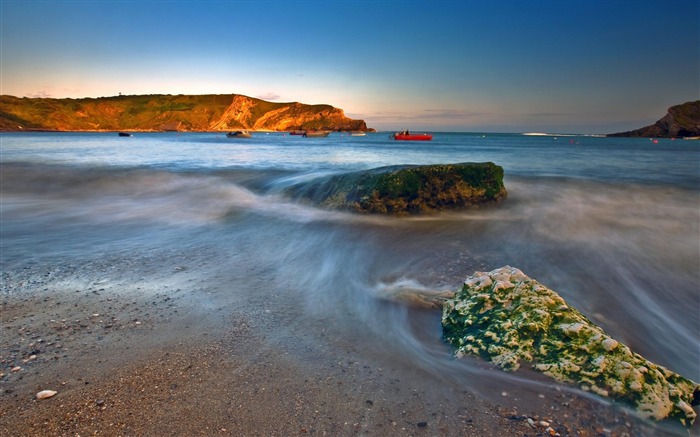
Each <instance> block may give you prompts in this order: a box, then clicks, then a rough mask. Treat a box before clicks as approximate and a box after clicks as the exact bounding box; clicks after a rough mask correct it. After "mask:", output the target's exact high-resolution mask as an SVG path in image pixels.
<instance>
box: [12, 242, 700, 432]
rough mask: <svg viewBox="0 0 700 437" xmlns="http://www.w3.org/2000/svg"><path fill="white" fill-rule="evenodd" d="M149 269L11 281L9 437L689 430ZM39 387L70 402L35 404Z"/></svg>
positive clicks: (93, 268)
mask: <svg viewBox="0 0 700 437" xmlns="http://www.w3.org/2000/svg"><path fill="white" fill-rule="evenodd" d="M148 256H149V257H157V258H159V259H160V260H161V262H162V261H163V260H162V258H163V257H167V256H171V255H168V254H165V253H152V254H150V255H148ZM172 256H174V255H172ZM147 261H148V260H147V259H144V258H140V259H136V258H127V257H123V258H115V257H105V258H104V259H100V260H96V261H92V262H87V263H83V264H81V265H77V264H72V265H58V266H45V265H35V266H31V265H27V266H24V267H23V268H21V269H17V270H9V271H4V272H3V284H2V286H3V289H2V307H1V311H0V322H1V324H2V336H1V338H0V350H1V351H2V355H1V356H0V365H1V371H2V376H1V378H0V388H1V389H2V394H1V397H0V435H3V436H34V435H37V436H38V435H42V436H46V435H51V436H59V435H61V436H62V435H66V436H77V435H81V436H86V435H104V436H162V435H188V436H192V435H231V436H240V435H246V436H248V435H250V436H286V435H328V436H334V435H378V436H379V435H401V436H403V435H425V436H432V435H445V436H452V435H454V436H457V435H459V436H465V435H466V436H486V435H489V436H514V435H523V436H525V435H527V436H535V435H552V436H555V435H560V436H645V435H648V436H651V435H664V434H665V433H668V434H669V435H672V434H678V433H680V435H683V434H684V433H686V432H687V431H686V430H684V429H681V428H680V427H679V426H678V427H673V428H671V429H667V430H664V429H660V428H658V427H655V426H653V425H652V424H649V423H646V422H644V421H641V420H639V419H638V418H636V417H635V416H634V415H632V414H629V412H626V411H624V410H623V409H620V408H615V407H611V406H608V405H605V404H604V403H602V402H600V401H598V400H596V399H589V398H585V397H581V396H577V395H574V394H572V393H570V392H567V391H565V390H557V389H551V388H550V389H543V390H542V391H541V392H540V393H539V394H537V396H534V397H533V396H529V395H528V394H525V393H519V392H518V391H517V388H514V391H508V390H507V387H494V390H495V391H496V393H494V396H493V397H492V398H490V399H485V398H484V397H483V396H477V395H475V394H474V393H471V392H469V391H466V390H464V389H463V388H460V387H451V386H450V385H449V384H447V383H446V381H442V380H440V379H439V378H436V377H435V375H432V374H428V373H425V372H422V371H421V370H420V368H418V367H415V366H412V365H411V363H410V362H409V363H403V365H402V363H401V362H400V361H398V362H397V361H396V360H395V359H392V354H393V351H391V350H387V351H386V353H385V354H384V355H382V354H377V353H374V352H371V353H370V352H368V351H367V350H365V349H364V348H363V344H362V340H361V337H362V335H363V334H361V333H360V334H358V337H357V338H355V339H354V340H353V337H352V336H350V337H349V336H347V335H338V332H336V331H337V328H336V327H334V325H333V323H332V321H330V320H322V321H319V322H320V323H319V324H318V326H306V329H304V330H300V329H296V328H292V329H284V330H281V329H279V328H280V327H281V326H282V325H287V326H288V322H289V321H288V320H286V317H287V315H286V314H288V313H283V312H281V311H280V308H281V307H280V305H284V304H283V303H282V302H278V303H275V302H276V300H275V299H274V298H273V297H274V296H275V295H276V291H275V290H274V289H266V288H262V287H260V286H259V285H255V284H252V283H250V284H247V285H248V286H250V287H251V288H254V289H255V291H256V293H257V297H256V298H255V299H251V300H248V301H247V302H245V303H242V302H240V301H238V302H236V301H227V299H226V298H225V297H224V296H220V295H217V293H216V291H214V290H207V289H206V287H205V286H204V282H202V281H201V276H200V274H199V273H197V274H195V273H194V271H193V269H191V266H188V265H181V264H177V263H171V265H173V266H174V267H173V268H172V270H171V271H169V272H167V271H166V272H152V271H150V272H149V271H148V263H147ZM172 261H175V260H172ZM201 268H203V269H206V267H205V266H202V267H201ZM95 272H101V273H100V274H99V275H98V274H95ZM200 273H201V272H200ZM140 275H147V280H146V278H145V277H140ZM174 278H176V279H174ZM146 283H148V284H151V285H146ZM176 283H177V284H179V285H180V286H179V287H178V288H173V287H175V286H177V285H176ZM155 284H157V285H155ZM182 284H190V286H189V287H185V286H182ZM240 285H242V284H239V286H240ZM271 298H273V299H271ZM278 300H279V299H278ZM328 351H333V352H332V353H329V352H328ZM494 371H497V370H494ZM42 390H53V391H56V392H57V393H56V394H55V396H53V397H51V398H49V399H44V400H37V399H36V397H35V396H36V394H37V393H38V392H40V391H42Z"/></svg>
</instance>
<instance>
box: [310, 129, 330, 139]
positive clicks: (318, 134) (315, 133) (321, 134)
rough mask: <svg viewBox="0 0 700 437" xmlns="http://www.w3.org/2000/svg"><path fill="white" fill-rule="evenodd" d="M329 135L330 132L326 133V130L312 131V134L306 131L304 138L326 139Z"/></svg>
mask: <svg viewBox="0 0 700 437" xmlns="http://www.w3.org/2000/svg"><path fill="white" fill-rule="evenodd" d="M330 133H331V131H328V130H318V131H313V132H309V131H307V132H306V133H304V136H305V137H327V136H328V134H330Z"/></svg>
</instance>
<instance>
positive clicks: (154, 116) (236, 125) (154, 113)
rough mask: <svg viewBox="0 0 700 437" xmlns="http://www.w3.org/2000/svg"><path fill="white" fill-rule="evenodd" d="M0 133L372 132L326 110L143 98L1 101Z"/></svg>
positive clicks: (232, 99)
mask: <svg viewBox="0 0 700 437" xmlns="http://www.w3.org/2000/svg"><path fill="white" fill-rule="evenodd" d="M0 108H2V109H1V110H0V130H6V131H8V130H9V131H21V130H60V131H123V130H131V131H172V130H177V131H197V132H207V131H230V130H261V131H287V130H301V129H307V130H331V131H371V130H372V129H368V128H367V124H366V123H365V122H364V121H363V120H353V119H351V118H348V117H346V116H345V114H344V112H343V110H341V109H338V108H335V107H333V106H331V105H306V104H303V103H298V102H292V103H275V102H268V101H265V100H260V99H255V98H252V97H247V96H243V95H238V94H233V95H230V94H229V95H199V96H187V95H177V96H172V95H148V96H115V97H103V98H98V99H90V98H86V99H33V98H32V99H30V98H17V97H13V96H0Z"/></svg>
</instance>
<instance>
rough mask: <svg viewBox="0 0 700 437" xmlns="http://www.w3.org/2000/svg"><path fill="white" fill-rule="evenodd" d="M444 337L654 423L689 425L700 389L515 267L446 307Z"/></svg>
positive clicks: (481, 281) (462, 350) (474, 283)
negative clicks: (610, 401) (675, 421)
mask: <svg viewBox="0 0 700 437" xmlns="http://www.w3.org/2000/svg"><path fill="white" fill-rule="evenodd" d="M442 326H443V337H444V339H445V340H446V341H447V342H448V343H450V344H451V345H452V346H454V348H455V355H456V356H457V357H461V356H463V355H466V354H473V355H478V356H481V357H483V358H485V359H487V360H489V361H491V362H493V363H495V364H496V365H498V366H500V367H501V368H502V369H504V370H517V369H518V368H519V367H520V364H521V362H522V361H526V362H530V363H532V365H533V368H534V369H536V370H539V371H541V372H543V373H545V374H547V375H549V376H551V377H553V378H555V379H557V380H560V381H565V382H569V383H574V384H577V385H578V386H580V387H581V388H582V389H583V390H586V391H591V392H594V393H596V394H598V395H601V396H605V397H610V398H613V399H615V400H618V401H620V402H624V403H626V404H629V405H632V406H633V407H635V408H636V409H637V411H638V412H639V413H640V415H641V416H643V417H647V418H651V419H654V420H664V419H667V418H675V419H678V420H680V421H681V422H682V423H683V424H684V425H687V426H690V425H692V423H693V421H694V420H695V418H696V416H697V413H696V412H695V411H694V410H693V408H692V407H691V405H697V404H698V403H700V385H698V383H696V382H693V381H690V380H688V379H686V378H684V377H682V376H680V375H678V374H676V373H674V372H672V371H670V370H668V369H666V368H664V367H661V366H659V365H656V364H654V363H651V362H649V361H647V360H646V359H644V358H643V357H642V356H640V355H639V354H636V353H634V352H632V351H631V350H630V349H629V348H628V347H627V346H625V345H624V344H622V343H619V342H618V341H616V340H615V339H613V338H611V337H610V336H608V335H607V334H606V333H605V332H604V331H603V330H602V329H601V328H600V327H598V326H596V325H595V324H593V323H592V322H591V321H590V320H588V319H587V318H586V317H585V316H584V315H583V314H581V313H580V312H578V311H577V310H576V309H575V308H572V307H570V306H569V305H568V304H567V303H566V302H565V301H564V299H562V298H561V297H560V296H559V295H558V294H557V293H556V292H554V291H552V290H550V289H548V288H547V287H545V286H544V285H542V284H540V283H538V282H537V281H535V280H533V279H531V278H529V277H527V276H526V275H525V274H523V272H521V271H520V270H518V269H515V268H512V267H508V266H506V267H503V268H500V269H497V270H494V271H491V272H476V273H475V274H474V275H473V276H470V277H469V278H467V280H466V281H465V283H464V287H463V288H462V290H460V291H458V292H457V293H456V294H455V296H454V297H453V298H452V299H448V300H447V301H445V302H444V304H443V315H442Z"/></svg>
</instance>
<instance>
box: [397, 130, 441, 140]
mask: <svg viewBox="0 0 700 437" xmlns="http://www.w3.org/2000/svg"><path fill="white" fill-rule="evenodd" d="M391 137H393V138H394V139H395V140H401V141H430V140H432V139H433V136H432V135H431V134H424V133H413V132H409V131H407V130H404V131H401V132H396V133H394V134H392V135H391Z"/></svg>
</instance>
